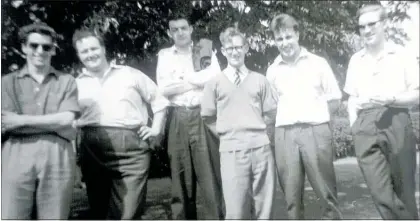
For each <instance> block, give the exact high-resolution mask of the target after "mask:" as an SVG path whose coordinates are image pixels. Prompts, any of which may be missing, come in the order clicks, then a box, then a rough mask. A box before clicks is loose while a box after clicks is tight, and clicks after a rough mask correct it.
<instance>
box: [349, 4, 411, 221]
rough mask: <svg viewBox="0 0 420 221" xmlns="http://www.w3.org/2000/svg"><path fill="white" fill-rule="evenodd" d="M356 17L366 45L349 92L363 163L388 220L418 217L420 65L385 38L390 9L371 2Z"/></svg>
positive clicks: (353, 64) (354, 64)
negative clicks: (414, 119) (415, 119)
mask: <svg viewBox="0 0 420 221" xmlns="http://www.w3.org/2000/svg"><path fill="white" fill-rule="evenodd" d="M357 19H358V27H359V32H360V36H361V37H362V39H363V42H364V44H365V45H364V46H365V47H364V48H363V49H362V50H360V51H359V52H357V53H355V54H354V55H353V56H352V57H351V59H350V63H349V66H348V70H347V78H346V83H345V86H344V91H345V92H346V93H348V94H349V95H350V97H349V101H348V112H349V118H350V125H351V126H352V133H353V138H354V143H355V152H356V156H357V158H358V162H359V166H360V169H361V171H362V173H363V175H364V177H365V180H366V183H367V186H368V187H369V190H370V193H371V194H372V198H373V201H374V203H375V205H376V208H377V209H378V211H379V214H380V215H381V217H382V218H383V219H395V220H396V219H414V220H418V218H419V217H418V214H417V207H416V200H415V189H416V188H415V172H416V150H415V148H416V147H415V146H416V144H415V136H414V133H413V128H412V124H411V121H410V116H409V108H410V107H411V106H413V105H418V103H419V67H418V64H417V61H416V58H415V57H414V56H413V57H410V56H409V53H407V52H406V51H405V49H403V48H402V47H400V46H397V45H395V44H393V43H391V42H390V41H388V40H387V39H386V35H385V33H386V22H387V20H386V19H387V13H386V10H385V8H383V7H382V6H381V5H366V6H364V7H362V8H361V9H360V10H359V11H358V13H357Z"/></svg>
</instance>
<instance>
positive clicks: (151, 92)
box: [132, 69, 169, 114]
mask: <svg viewBox="0 0 420 221" xmlns="http://www.w3.org/2000/svg"><path fill="white" fill-rule="evenodd" d="M132 70H133V71H135V72H138V73H136V74H135V76H137V77H136V88H137V90H138V91H139V92H140V95H141V97H142V98H143V99H144V100H145V101H146V102H148V103H149V104H150V105H151V108H152V112H153V113H154V114H155V113H157V112H159V111H162V110H165V109H166V108H167V107H168V106H169V101H168V100H167V99H166V98H165V97H164V96H163V95H162V93H161V92H160V91H159V90H158V87H157V85H156V84H155V82H153V81H152V80H151V79H150V78H149V77H148V76H147V75H145V74H144V73H143V72H141V71H139V70H136V69H132Z"/></svg>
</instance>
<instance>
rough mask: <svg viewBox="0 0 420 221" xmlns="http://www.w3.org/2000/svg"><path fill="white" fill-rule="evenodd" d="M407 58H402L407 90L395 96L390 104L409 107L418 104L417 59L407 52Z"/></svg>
mask: <svg viewBox="0 0 420 221" xmlns="http://www.w3.org/2000/svg"><path fill="white" fill-rule="evenodd" d="M406 57H407V58H405V59H403V61H404V62H405V64H404V68H405V70H404V77H405V84H406V88H407V90H406V91H405V92H403V93H401V94H398V95H396V96H395V101H394V103H393V104H392V106H397V107H411V106H414V105H418V104H419V84H420V83H419V80H420V79H419V74H420V73H419V65H418V62H417V59H416V58H415V57H414V56H411V55H410V54H408V53H407V56H406Z"/></svg>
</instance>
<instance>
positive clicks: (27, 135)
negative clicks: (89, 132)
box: [2, 132, 71, 142]
mask: <svg viewBox="0 0 420 221" xmlns="http://www.w3.org/2000/svg"><path fill="white" fill-rule="evenodd" d="M43 135H53V136H56V137H59V138H61V139H63V140H65V141H67V142H71V140H69V139H67V138H65V137H63V136H61V135H59V134H58V133H55V132H40V133H30V134H13V133H11V134H8V137H16V138H24V137H31V136H43ZM8 137H7V138H8ZM7 138H6V139H7ZM2 142H3V140H2Z"/></svg>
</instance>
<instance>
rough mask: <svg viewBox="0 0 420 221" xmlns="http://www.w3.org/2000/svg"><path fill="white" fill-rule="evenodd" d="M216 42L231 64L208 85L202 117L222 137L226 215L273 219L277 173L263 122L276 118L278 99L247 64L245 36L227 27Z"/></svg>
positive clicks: (202, 106)
mask: <svg viewBox="0 0 420 221" xmlns="http://www.w3.org/2000/svg"><path fill="white" fill-rule="evenodd" d="M220 41H221V42H222V53H223V55H224V56H225V57H226V58H227V60H228V63H229V64H228V67H227V68H226V69H225V70H224V71H223V73H221V74H218V75H217V76H215V77H214V78H213V79H212V80H210V81H209V82H208V83H207V84H206V86H205V88H204V92H203V97H202V102H201V116H202V118H203V119H204V121H205V122H206V123H207V124H209V125H210V127H212V126H213V125H214V123H216V125H217V126H216V132H217V133H218V134H219V136H220V148H219V151H220V164H221V174H222V187H223V197H224V200H225V204H226V217H225V218H226V219H252V218H255V219H271V218H272V202H273V199H274V191H275V179H276V178H275V177H276V176H275V163H274V157H273V153H272V149H271V148H270V145H269V144H270V141H269V138H268V135H267V130H266V128H267V126H266V125H267V124H270V123H273V121H274V118H275V114H276V108H277V106H276V103H277V102H276V100H275V98H274V96H273V93H272V91H271V86H270V84H269V82H268V80H266V78H265V77H264V76H263V75H261V74H259V73H256V72H253V71H250V70H248V69H247V68H246V67H245V65H244V59H245V54H246V53H247V51H248V45H247V43H246V40H245V38H244V36H243V34H242V33H240V32H239V31H238V30H236V29H234V28H227V29H226V30H225V31H224V32H222V33H221V34H220ZM252 206H253V207H254V208H252ZM251 211H254V214H251Z"/></svg>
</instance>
